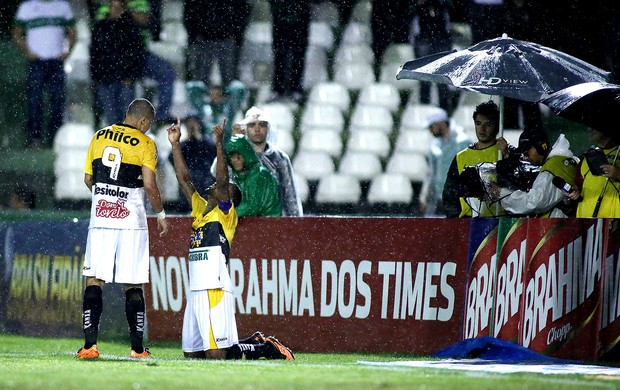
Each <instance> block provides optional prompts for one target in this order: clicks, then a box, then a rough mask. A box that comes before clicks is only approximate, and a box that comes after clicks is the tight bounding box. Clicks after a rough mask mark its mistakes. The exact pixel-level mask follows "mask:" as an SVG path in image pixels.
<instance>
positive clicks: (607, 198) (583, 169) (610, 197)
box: [568, 128, 620, 218]
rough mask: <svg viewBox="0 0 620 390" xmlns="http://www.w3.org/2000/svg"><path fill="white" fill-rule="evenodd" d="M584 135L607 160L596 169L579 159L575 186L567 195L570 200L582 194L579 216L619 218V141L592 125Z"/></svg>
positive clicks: (578, 209) (578, 208) (584, 160)
mask: <svg viewBox="0 0 620 390" xmlns="http://www.w3.org/2000/svg"><path fill="white" fill-rule="evenodd" d="M588 134H589V135H590V137H591V138H592V141H593V142H594V144H595V145H596V146H597V147H598V148H597V149H598V150H600V151H601V152H602V153H604V155H605V158H606V160H607V162H608V163H607V164H605V163H603V164H600V165H599V166H598V169H597V167H594V166H590V165H591V164H590V163H589V162H588V161H587V160H586V159H583V161H582V162H581V165H580V169H579V171H578V174H577V178H576V182H577V186H576V188H575V190H573V191H571V192H570V193H569V194H568V197H569V198H570V199H573V200H577V199H578V198H579V197H582V199H581V201H580V202H579V204H578V205H577V217H579V218H592V217H594V218H620V196H619V194H620V159H618V151H619V150H618V148H619V145H620V140H619V139H617V138H614V137H612V136H610V135H607V134H605V133H603V132H601V131H598V130H595V129H592V128H589V129H588ZM597 165H598V164H597Z"/></svg>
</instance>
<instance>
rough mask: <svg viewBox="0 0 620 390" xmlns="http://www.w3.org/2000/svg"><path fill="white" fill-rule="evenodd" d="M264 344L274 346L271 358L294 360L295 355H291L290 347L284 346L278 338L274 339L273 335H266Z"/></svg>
mask: <svg viewBox="0 0 620 390" xmlns="http://www.w3.org/2000/svg"><path fill="white" fill-rule="evenodd" d="M265 344H271V345H273V346H274V347H275V348H274V349H275V351H274V354H273V356H272V359H283V360H295V356H294V355H293V352H291V350H290V349H288V348H287V347H286V346H284V344H282V343H281V342H279V341H278V339H276V338H275V337H273V336H269V337H267V338H266V339H265Z"/></svg>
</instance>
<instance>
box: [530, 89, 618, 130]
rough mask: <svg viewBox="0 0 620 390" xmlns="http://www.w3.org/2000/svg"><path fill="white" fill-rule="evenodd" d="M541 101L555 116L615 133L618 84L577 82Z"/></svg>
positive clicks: (616, 127) (616, 126) (616, 128)
mask: <svg viewBox="0 0 620 390" xmlns="http://www.w3.org/2000/svg"><path fill="white" fill-rule="evenodd" d="M540 102H541V103H543V104H544V105H546V106H548V107H549V108H551V110H552V111H553V113H554V114H556V115H558V116H561V117H563V118H566V119H570V120H572V121H574V122H578V123H581V124H584V125H586V126H590V127H592V128H594V129H597V130H599V131H602V132H604V133H607V134H610V135H616V136H617V135H618V119H617V118H618V114H619V113H620V85H617V84H609V83H599V82H591V83H582V84H577V85H573V86H572V87H568V88H565V89H562V90H559V91H557V92H554V93H552V94H551V95H549V96H548V97H546V98H544V99H542V100H541V101H540Z"/></svg>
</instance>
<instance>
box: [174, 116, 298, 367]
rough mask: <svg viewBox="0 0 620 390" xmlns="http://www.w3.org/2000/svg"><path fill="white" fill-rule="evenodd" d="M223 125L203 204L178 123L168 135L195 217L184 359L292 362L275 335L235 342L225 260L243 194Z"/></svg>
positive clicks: (216, 128)
mask: <svg viewBox="0 0 620 390" xmlns="http://www.w3.org/2000/svg"><path fill="white" fill-rule="evenodd" d="M224 124H225V123H222V124H221V125H217V126H213V135H214V138H215V144H216V148H217V167H216V175H215V179H216V181H215V183H214V184H213V185H212V186H211V187H210V188H209V189H207V194H206V195H207V199H206V200H205V199H204V198H203V197H202V196H200V194H199V193H198V192H196V189H195V188H194V185H193V184H192V182H191V177H190V174H189V170H188V169H187V165H186V164H185V159H184V157H183V153H182V151H181V146H180V138H181V128H180V121H179V122H177V124H176V125H173V126H171V127H170V128H168V130H167V131H168V140H169V141H170V144H171V145H172V158H173V161H174V168H175V173H176V177H177V180H178V182H179V185H180V187H181V190H182V192H183V194H184V195H185V198H186V199H187V200H188V202H190V203H191V205H192V216H193V217H194V220H193V222H192V236H191V239H190V250H189V256H188V259H189V284H190V293H189V296H188V299H187V306H186V309H185V316H184V318H183V333H182V346H183V353H184V355H185V357H188V358H202V359H204V358H210V359H242V358H245V359H252V360H253V359H260V358H267V359H285V360H293V359H294V356H293V354H292V352H291V351H290V349H288V348H287V347H285V346H284V345H283V344H282V343H280V342H279V341H278V340H277V339H275V338H274V337H273V336H270V337H264V336H263V335H262V333H260V332H256V333H254V334H253V335H252V336H250V337H248V338H247V339H245V340H242V342H241V343H240V342H239V337H238V335H237V324H236V321H235V311H234V296H233V292H232V282H231V280H230V275H229V273H228V258H229V254H230V244H231V242H232V240H233V237H234V235H235V231H236V228H237V222H238V218H237V212H236V210H235V208H236V207H237V206H238V205H239V203H240V202H241V192H240V191H239V188H238V187H237V186H236V185H234V184H231V183H229V179H228V167H227V166H226V157H225V155H224V149H223V141H222V140H223V136H224Z"/></svg>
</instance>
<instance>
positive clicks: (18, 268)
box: [0, 221, 126, 337]
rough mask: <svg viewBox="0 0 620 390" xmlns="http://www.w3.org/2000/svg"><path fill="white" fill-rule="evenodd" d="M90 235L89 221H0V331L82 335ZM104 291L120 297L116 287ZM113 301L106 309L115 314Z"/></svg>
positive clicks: (42, 334)
mask: <svg viewBox="0 0 620 390" xmlns="http://www.w3.org/2000/svg"><path fill="white" fill-rule="evenodd" d="M87 233H88V221H23V222H6V223H0V302H2V303H1V304H0V329H4V331H7V332H11V333H20V334H24V335H33V336H61V337H62V336H78V337H79V336H81V335H82V330H81V329H82V294H83V288H84V278H83V277H82V265H83V260H84V249H85V247H86V236H87ZM110 287H112V288H110ZM119 287H120V289H121V294H122V286H119ZM106 290H107V291H106V294H108V295H114V296H116V295H118V294H117V293H113V294H110V292H112V291H113V290H115V288H114V287H113V286H106ZM113 301H114V299H111V298H110V299H108V298H106V309H109V310H106V311H110V312H111V313H110V314H112V316H115V314H114V313H112V312H116V311H118V310H117V309H112V307H113V306H117V304H114V303H113ZM123 302H124V298H123ZM120 310H121V313H120V314H121V318H122V317H123V315H122V314H123V311H122V310H123V309H120ZM105 317H106V315H104V318H105ZM115 322H118V321H116V319H115ZM123 322H124V321H123ZM102 328H106V326H104V324H103V323H102ZM123 328H126V325H124V326H123ZM115 332H117V331H115Z"/></svg>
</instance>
